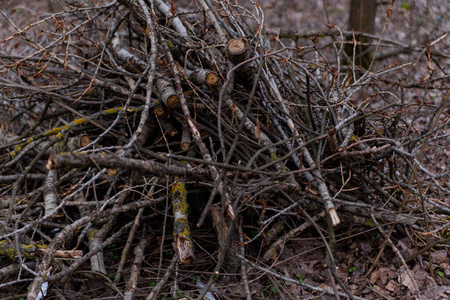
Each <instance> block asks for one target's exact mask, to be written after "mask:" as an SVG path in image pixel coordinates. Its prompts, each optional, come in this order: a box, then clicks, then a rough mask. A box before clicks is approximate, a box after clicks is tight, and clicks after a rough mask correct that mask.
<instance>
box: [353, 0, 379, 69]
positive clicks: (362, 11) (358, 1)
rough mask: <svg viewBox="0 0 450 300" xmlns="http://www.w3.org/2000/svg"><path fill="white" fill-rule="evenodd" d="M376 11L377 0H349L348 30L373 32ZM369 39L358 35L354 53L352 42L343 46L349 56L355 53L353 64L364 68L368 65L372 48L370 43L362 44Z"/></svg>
mask: <svg viewBox="0 0 450 300" xmlns="http://www.w3.org/2000/svg"><path fill="white" fill-rule="evenodd" d="M376 11H377V1H375V0H351V3H350V17H349V20H348V25H349V28H350V30H354V31H360V32H365V33H374V30H375V16H376ZM370 41H371V40H370V39H367V38H364V37H358V38H357V39H356V42H357V45H356V51H355V53H353V51H354V50H353V48H354V45H353V43H352V44H347V45H346V47H345V52H346V53H347V55H348V56H349V57H350V58H351V57H353V55H355V64H356V65H358V66H361V67H363V68H366V69H367V68H368V67H369V66H370V62H371V60H372V51H373V49H371V46H370V45H364V44H367V43H369V42H370Z"/></svg>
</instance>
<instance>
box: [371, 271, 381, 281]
mask: <svg viewBox="0 0 450 300" xmlns="http://www.w3.org/2000/svg"><path fill="white" fill-rule="evenodd" d="M380 273H381V272H380V269H378V270H375V271H373V272H372V274H370V280H369V281H370V283H371V284H375V282H377V281H378V279H380Z"/></svg>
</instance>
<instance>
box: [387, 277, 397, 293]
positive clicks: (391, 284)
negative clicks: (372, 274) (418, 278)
mask: <svg viewBox="0 0 450 300" xmlns="http://www.w3.org/2000/svg"><path fill="white" fill-rule="evenodd" d="M385 287H386V289H387V290H388V291H391V292H393V293H395V294H397V293H398V292H399V291H400V285H399V284H398V282H396V281H394V280H389V282H388V284H386V286H385Z"/></svg>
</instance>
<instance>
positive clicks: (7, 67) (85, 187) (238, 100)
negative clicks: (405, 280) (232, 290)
mask: <svg viewBox="0 0 450 300" xmlns="http://www.w3.org/2000/svg"><path fill="white" fill-rule="evenodd" d="M96 2H98V3H96V4H97V5H96V6H89V5H88V4H86V3H83V2H82V1H80V2H77V1H71V2H69V1H68V2H67V3H66V2H64V1H57V4H54V7H53V9H55V10H56V11H55V12H52V13H49V14H44V15H42V16H39V17H38V18H37V20H36V21H34V22H31V23H30V24H28V25H27V26H25V27H20V28H19V27H18V26H16V24H15V23H14V20H13V19H11V17H10V16H8V14H7V13H5V12H4V11H2V15H3V16H4V17H5V19H6V20H7V21H8V22H9V24H10V25H11V27H14V28H15V32H14V33H13V34H11V35H10V36H9V37H7V38H6V39H5V40H4V41H2V48H3V50H1V52H0V57H1V66H0V95H1V99H0V101H1V112H0V113H1V115H2V117H1V120H2V121H1V136H0V149H1V156H0V164H1V166H2V167H1V170H2V173H1V176H0V184H1V186H0V191H1V203H0V204H1V221H0V225H1V228H0V235H1V239H2V240H1V241H0V254H2V255H4V256H7V257H8V259H6V260H3V261H2V262H1V268H0V278H2V284H1V285H0V286H1V288H0V289H1V290H2V291H3V292H2V294H7V293H10V294H12V295H16V296H17V295H21V294H24V295H28V299H36V298H39V297H41V296H42V294H46V293H47V290H48V285H49V284H50V286H56V287H58V288H59V289H63V290H64V295H66V296H68V297H82V296H80V295H83V294H82V292H83V291H84V293H88V291H86V290H83V288H82V287H86V286H87V285H88V283H86V280H90V281H91V282H89V284H90V285H89V288H95V287H97V288H101V289H100V290H101V291H102V292H101V294H102V295H104V296H106V295H109V296H120V297H124V298H125V299H132V298H133V297H142V298H143V297H147V299H159V298H161V297H162V295H163V294H164V295H167V294H169V295H172V296H173V297H174V298H176V297H177V296H178V297H179V296H180V295H179V294H177V293H179V291H180V290H181V289H182V290H183V291H185V292H186V293H187V294H189V295H190V296H189V297H191V298H192V297H198V299H203V297H205V296H207V297H210V298H208V299H218V298H214V297H220V295H221V294H222V295H226V291H225V290H221V289H220V288H218V287H214V286H213V284H214V283H215V282H216V275H217V274H219V273H220V274H229V276H230V277H231V278H232V280H235V281H238V282H241V283H242V286H243V287H244V291H243V295H242V297H244V298H246V299H255V297H259V296H257V295H256V294H254V293H255V291H254V290H253V289H251V288H250V286H251V285H250V284H249V281H251V280H253V278H255V277H257V276H260V274H263V273H265V274H270V275H271V276H273V278H277V280H279V281H285V282H290V283H295V284H297V285H300V286H301V288H302V289H305V290H306V291H308V292H309V293H318V294H320V293H326V294H331V295H340V296H343V297H350V298H358V297H356V296H353V295H351V293H350V291H349V290H348V289H347V288H346V286H345V285H344V283H342V281H341V280H340V279H339V277H338V276H337V275H336V268H337V267H338V265H337V264H336V260H335V259H334V257H333V249H334V247H335V237H334V231H335V229H336V228H338V226H340V224H343V223H353V224H360V225H363V224H366V225H367V224H368V223H370V224H371V226H374V227H376V228H377V229H378V230H379V231H380V232H381V233H382V234H383V236H384V238H385V241H386V242H385V243H386V244H389V245H390V246H391V247H393V248H394V249H396V248H395V245H394V244H393V243H392V240H391V233H392V229H391V232H389V233H387V232H386V231H385V229H382V227H381V226H380V223H381V224H391V228H394V225H395V224H397V226H400V227H401V228H403V229H404V231H403V232H407V233H411V232H413V231H414V232H416V233H417V232H422V233H427V237H425V238H424V239H423V241H425V246H426V247H432V246H434V245H436V244H440V243H441V244H442V243H445V242H446V241H447V242H448V238H447V239H446V240H442V239H439V234H440V232H442V231H445V229H446V228H448V222H447V223H445V217H446V216H448V215H449V213H450V203H449V202H448V200H449V198H448V195H449V186H448V182H445V180H446V178H448V171H445V172H446V173H445V172H444V173H441V174H439V173H440V172H441V171H440V169H439V168H437V167H434V168H433V169H432V168H431V167H430V166H431V165H432V163H431V164H430V157H429V156H427V155H428V154H427V153H428V147H429V145H431V144H433V145H436V144H439V143H441V142H442V141H443V140H444V139H445V137H446V135H445V134H444V131H443V129H445V128H448V125H449V120H448V118H447V119H444V117H443V116H444V113H445V111H444V109H445V107H446V105H448V98H449V96H448V94H446V95H445V94H444V93H443V92H441V90H440V89H435V90H434V91H435V92H436V97H437V98H439V103H438V105H426V104H425V103H422V102H420V101H414V102H412V101H405V99H403V98H402V97H398V96H396V94H395V93H394V92H390V91H386V90H382V89H383V88H382V86H383V76H385V75H386V74H392V72H395V71H396V70H397V69H401V68H402V67H404V66H397V65H395V64H393V65H391V66H389V67H386V68H383V69H381V70H379V71H371V72H369V71H365V70H362V69H359V68H358V67H357V66H355V65H352V64H351V61H352V58H351V57H345V54H344V53H343V51H342V49H343V44H344V42H345V36H344V34H343V33H342V32H341V31H340V30H339V29H338V28H330V29H329V30H330V39H331V41H332V42H331V43H329V44H327V45H325V46H323V47H322V46H320V47H319V45H318V44H317V43H318V41H317V37H316V38H312V39H311V40H310V41H306V42H305V45H303V46H298V45H294V46H291V47H288V46H286V45H285V44H284V43H283V42H282V41H281V40H280V39H278V38H277V37H276V36H275V35H270V34H268V33H267V31H266V30H265V28H264V27H263V24H264V14H263V12H262V11H261V8H260V7H259V6H258V5H257V4H255V3H254V2H253V1H248V3H245V4H246V5H247V6H246V7H242V6H239V5H236V4H233V3H232V2H228V1H218V2H217V3H213V2H212V1H209V0H197V1H196V4H197V6H196V7H195V8H192V9H182V8H181V7H174V4H173V3H171V2H169V1H164V0H154V1H145V0H137V1H131V0H118V1H96ZM380 41H381V39H380V40H379V44H378V46H380V44H381V42H380ZM291 45H292V44H291ZM428 51H430V50H429V49H428ZM427 53H428V54H429V55H431V54H430V52H427ZM330 57H331V58H330ZM353 61H354V59H353ZM346 63H347V64H346ZM420 84H423V85H425V84H426V82H425V83H424V82H422V83H420ZM364 89H366V90H368V89H371V91H372V93H371V94H369V95H368V96H367V97H366V98H365V99H355V97H356V96H357V95H359V94H358V93H360V92H361V91H362V90H364ZM374 102H379V103H382V105H379V106H378V107H376V108H372V106H371V105H372V104H373V103H374ZM411 108H414V109H416V110H417V113H416V115H418V114H419V112H421V111H424V110H425V111H427V112H428V114H429V118H428V120H427V122H426V123H425V124H423V126H422V127H421V128H418V127H417V126H416V125H415V124H414V120H413V121H410V120H406V119H405V116H404V112H405V111H407V110H408V109H411ZM413 115H414V114H413ZM431 159H433V158H431ZM286 225H288V226H286ZM285 227H286V228H285ZM287 227H289V228H287ZM307 229H308V230H310V231H311V232H315V234H316V235H317V236H319V237H321V238H322V239H323V243H324V244H325V245H327V247H326V249H327V251H326V259H325V260H324V265H325V267H326V269H327V270H329V272H330V273H329V274H330V276H333V277H334V280H335V282H336V285H340V286H341V287H340V288H339V289H340V291H338V289H337V288H336V286H334V289H327V288H322V287H319V286H314V285H308V284H304V283H302V282H299V281H298V279H295V275H294V274H288V273H285V274H283V275H280V274H278V273H276V272H274V271H273V270H271V269H270V268H266V267H265V265H266V263H267V262H268V261H270V260H272V259H274V258H276V257H277V255H278V254H279V253H280V251H282V250H283V248H284V247H287V246H286V245H288V244H289V240H290V239H292V238H293V237H296V236H299V235H300V234H301V233H302V232H304V231H305V230H307ZM436 233H437V234H436ZM405 234H406V233H405ZM118 245H120V246H118ZM171 247H173V252H170V251H169V250H170V248H171ZM111 248H114V249H115V250H114V251H115V252H114V251H112V250H108V249H111ZM255 249H257V250H256V252H255ZM428 249H429V248H428ZM426 250H427V249H426ZM258 251H261V252H260V255H259V256H258ZM107 253H109V254H111V253H115V254H114V255H112V256H113V258H112V257H111V255H109V254H108V255H106V254H107ZM167 253H172V255H171V256H170V257H167V256H164V255H166V254H167ZM152 257H153V258H152ZM408 259H409V260H413V259H415V257H409V258H408V257H402V262H403V264H405V266H407V265H406V261H408ZM205 261H207V262H208V264H209V265H208V266H206V267H205ZM202 264H203V266H202V268H199V266H201V265H202ZM113 265H114V266H113ZM144 270H147V272H144ZM181 270H185V272H188V271H187V270H191V271H189V272H196V273H197V276H198V277H197V279H196V280H194V284H192V283H190V281H188V280H187V278H188V276H184V277H183V276H180V274H182V272H181ZM192 270H193V271H192ZM180 272H181V273H180ZM190 274H191V273H190ZM290 276H292V277H290ZM411 279H412V281H413V282H414V278H413V277H411ZM150 282H155V284H154V285H152V284H150V285H149V283H150ZM96 284H97V286H96ZM27 286H29V291H27V290H26V287H27ZM180 287H181V289H180ZM77 291H79V292H77ZM210 291H214V292H215V294H214V295H213V294H212V293H211V292H210ZM52 293H55V294H56V295H58V293H59V294H60V293H61V292H60V291H58V289H56V291H53V292H52ZM78 293H80V294H78ZM97 293H98V294H96V295H97V296H98V295H99V294H100V292H99V291H97ZM71 295H72V296H71ZM91 297H93V296H91ZM233 297H236V298H234V299H237V298H238V297H240V296H238V295H234V296H233Z"/></svg>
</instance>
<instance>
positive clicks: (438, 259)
mask: <svg viewBox="0 0 450 300" xmlns="http://www.w3.org/2000/svg"><path fill="white" fill-rule="evenodd" d="M431 259H432V260H433V263H435V264H440V263H442V262H446V261H448V258H447V250H439V251H435V252H433V253H431Z"/></svg>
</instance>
